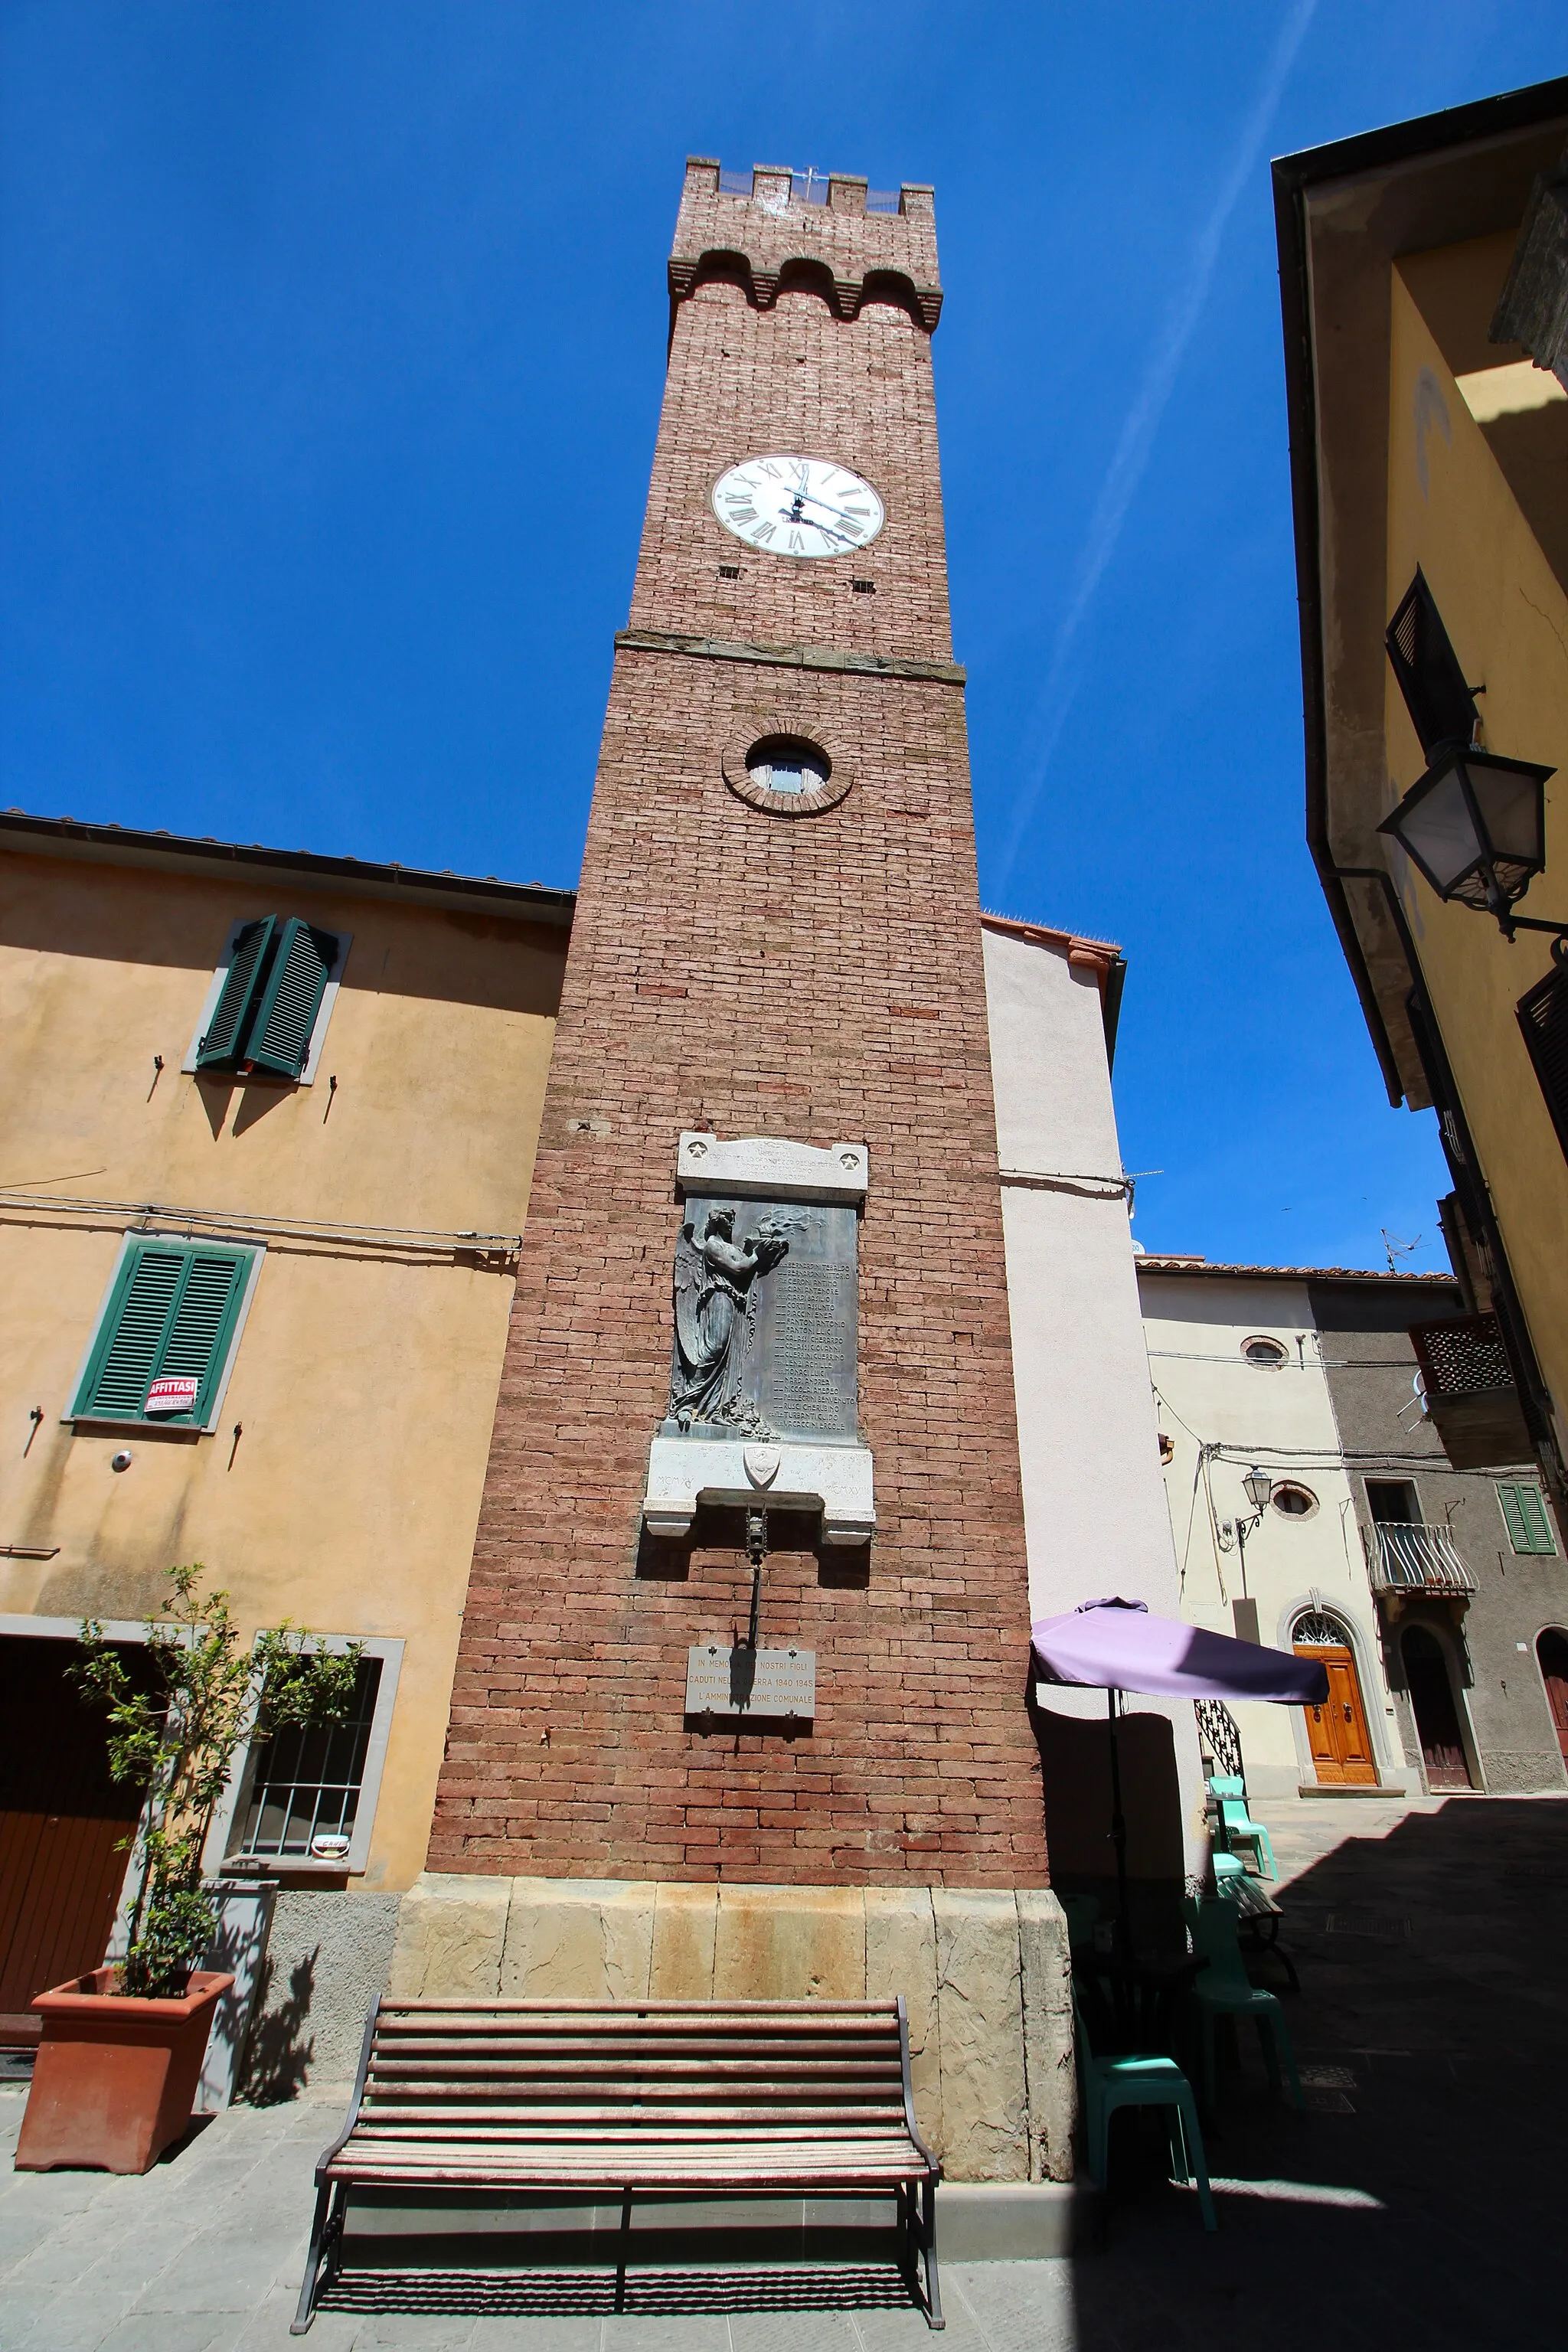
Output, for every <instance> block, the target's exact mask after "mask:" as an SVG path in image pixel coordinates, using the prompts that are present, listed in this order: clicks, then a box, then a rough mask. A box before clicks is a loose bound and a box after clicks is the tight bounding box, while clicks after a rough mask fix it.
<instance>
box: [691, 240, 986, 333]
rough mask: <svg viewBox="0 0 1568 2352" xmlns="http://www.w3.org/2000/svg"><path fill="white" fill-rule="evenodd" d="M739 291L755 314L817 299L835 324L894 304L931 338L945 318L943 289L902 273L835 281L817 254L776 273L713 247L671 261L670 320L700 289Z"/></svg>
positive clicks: (797, 257)
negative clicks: (784, 301) (784, 302)
mask: <svg viewBox="0 0 1568 2352" xmlns="http://www.w3.org/2000/svg"><path fill="white" fill-rule="evenodd" d="M712 285H723V286H739V287H740V288H741V289H742V292H743V293H744V295H745V297H746V299H747V301H748V302H750V303H751V305H752V309H753V310H772V309H773V305H774V303H775V302H776V301H777V300H778V298H779V296H780V294H793V293H810V294H816V295H819V296H820V297H821V299H822V300H823V301H825V302H826V304H827V307H828V309H829V310H831V311H832V312H833V314H834V316H835V318H838V319H855V318H858V316H859V314H860V312H861V310H863V309H864V307H865V305H866V304H867V303H868V302H890V303H895V304H896V305H897V306H898V308H899V309H900V310H906V311H907V312H908V313H909V315H910V318H911V319H912V320H914V322H915V324H916V325H917V326H918V327H921V328H922V329H923V330H924V331H925V332H926V333H927V334H928V335H929V334H932V333H934V332H935V330H936V322H937V320H938V319H939V318H940V317H941V315H942V289H941V287H940V286H917V285H916V284H915V282H914V280H913V279H912V278H910V277H909V276H908V275H907V274H906V273H905V272H904V271H903V270H901V269H868V271H867V272H866V274H865V276H864V277H863V278H836V277H835V276H834V274H833V272H832V270H831V269H830V268H828V266H827V264H826V262H825V261H823V260H821V259H820V258H819V257H817V256H816V255H815V254H805V253H802V254H792V255H791V256H790V257H789V258H788V259H787V260H784V261H781V262H780V263H779V264H778V265H777V267H776V268H766V269H763V268H757V267H756V266H755V264H754V263H753V262H752V259H751V257H750V256H749V255H747V254H744V253H742V252H739V251H737V250H735V249H734V248H732V247H717V246H710V247H706V248H705V249H704V251H702V252H701V253H700V254H696V255H692V256H684V255H680V254H675V255H672V256H671V257H670V263H669V320H670V331H671V333H672V334H673V332H674V330H675V314H676V311H677V310H678V309H679V306H680V304H681V303H682V302H684V301H685V300H686V299H687V298H688V297H689V295H691V294H694V293H695V292H696V291H697V289H698V288H699V287H700V286H712Z"/></svg>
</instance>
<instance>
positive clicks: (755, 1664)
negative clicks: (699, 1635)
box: [686, 1642, 816, 1722]
mask: <svg viewBox="0 0 1568 2352" xmlns="http://www.w3.org/2000/svg"><path fill="white" fill-rule="evenodd" d="M686 1712H687V1714H688V1715H728V1716H741V1715H754V1716H765V1717H767V1718H768V1720H769V1721H770V1722H781V1721H787V1720H788V1718H789V1717H792V1716H793V1717H795V1719H796V1720H797V1721H805V1722H809V1721H810V1720H811V1718H812V1717H813V1716H815V1714H816V1651H815V1650H750V1649H747V1648H746V1646H745V1644H744V1643H737V1644H736V1646H735V1648H734V1649H732V1650H731V1649H726V1648H725V1647H723V1646H722V1645H721V1643H717V1642H706V1643H695V1644H694V1645H693V1646H692V1647H691V1648H690V1649H689V1650H688V1652H687V1653H686Z"/></svg>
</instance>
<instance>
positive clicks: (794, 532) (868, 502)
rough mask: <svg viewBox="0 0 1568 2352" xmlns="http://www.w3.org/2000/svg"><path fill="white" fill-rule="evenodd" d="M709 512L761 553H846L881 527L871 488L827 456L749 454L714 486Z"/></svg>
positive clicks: (863, 543) (877, 501) (879, 505)
mask: <svg viewBox="0 0 1568 2352" xmlns="http://www.w3.org/2000/svg"><path fill="white" fill-rule="evenodd" d="M713 511H714V513H715V514H716V515H717V516H718V518H719V520H720V521H721V523H722V524H723V526H724V528H725V530H731V531H733V532H734V534H735V537H736V538H737V539H743V540H744V541H745V542H746V544H747V546H748V547H754V548H755V549H756V551H757V552H758V553H759V555H799V556H805V557H808V558H815V557H818V556H824V555H849V554H851V553H853V551H854V550H855V549H856V548H858V547H866V546H868V545H869V544H870V542H871V541H872V540H874V539H875V538H876V536H877V533H878V532H879V530H881V528H882V522H883V510H882V501H881V499H879V497H878V496H877V493H876V491H875V490H874V489H873V488H871V485H870V483H869V482H863V481H862V480H861V478H860V477H859V475H858V474H852V473H851V472H850V471H849V468H848V467H847V466H840V465H837V464H835V462H834V460H833V459H832V458H831V457H748V458H747V459H746V461H745V463H744V464H743V465H740V466H731V468H730V470H729V472H728V473H727V474H721V476H720V478H719V479H718V481H717V482H716V483H715V484H714V487H713Z"/></svg>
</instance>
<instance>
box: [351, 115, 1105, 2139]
mask: <svg viewBox="0 0 1568 2352" xmlns="http://www.w3.org/2000/svg"><path fill="white" fill-rule="evenodd" d="M728 180H729V175H726V178H725V182H721V175H720V172H719V168H718V166H717V164H715V163H710V162H706V161H703V160H700V159H694V160H693V161H691V162H690V163H688V165H687V171H686V184H685V190H684V194H683V196H682V201H681V205H680V212H679V222H678V226H677V230H676V240H675V251H674V255H673V257H672V258H671V261H670V264H669V285H670V297H671V332H670V345H669V359H668V380H667V384H666V390H665V397H664V409H663V415H662V418H661V421H660V425H659V432H658V447H657V450H656V452H655V456H654V463H653V477H652V483H651V486H650V489H649V494H648V502H647V518H646V521H645V525H644V530H643V540H642V550H641V554H640V558H639V561H638V564H637V580H636V585H635V588H634V591H633V596H632V608H631V615H630V626H629V627H627V628H626V629H625V630H623V631H622V632H621V633H620V634H619V635H618V636H617V638H616V658H615V669H614V675H613V677H612V681H611V686H610V694H609V708H608V711H607V715H606V718H605V731H604V740H603V748H602V752H601V757H600V762H599V770H598V776H597V781H596V783H595V793H594V802H593V810H592V814H591V817H590V820H589V825H588V836H587V845H586V850H585V854H584V866H583V877H582V885H581V890H580V896H579V899H578V907H577V914H576V919H575V925H574V932H573V939H572V946H571V952H570V958H569V961H568V964H567V968H566V976H565V985H564V991H563V998H562V1004H561V1016H560V1026H559V1030H558V1033H557V1036H556V1042H555V1047H554V1058H553V1062H552V1070H551V1076H550V1083H549V1091H548V1094H547V1097H546V1102H545V1108H544V1114H543V1123H542V1132H541V1137H540V1146H539V1154H538V1160H537V1164H536V1168H535V1172H534V1178H533V1187H532V1194H531V1202H530V1208H529V1219H528V1230H527V1235H526V1240H525V1244H524V1250H523V1258H522V1265H521V1273H520V1277H519V1282H518V1287H517V1295H516V1300H515V1304H514V1306H513V1309H512V1318H511V1328H510V1344H509V1347H508V1351H507V1357H506V1365H505V1370H504V1373H503V1376H502V1380H501V1386H500V1400H499V1403H498V1408H497V1412H496V1420H495V1429H494V1435H493V1438H492V1442H491V1448H490V1457H489V1472H488V1477H487V1483H486V1489H485V1498H484V1504H483V1508H482V1512H481V1516H480V1520H479V1532H478V1538H477V1542H476V1549H475V1554H474V1563H473V1570H472V1577H471V1580H470V1584H469V1589H468V1601H467V1606H466V1612H465V1616H464V1622H463V1629H462V1638H461V1644H460V1650H459V1655H458V1669H457V1677H456V1684H455V1688H454V1694H453V1703H452V1717H451V1728H450V1734H449V1738H448V1743H447V1762H446V1767H445V1770H444V1773H443V1777H442V1780H441V1786H440V1794H439V1799H438V1802H437V1814H436V1822H435V1828H434V1833H433V1836H432V1841H431V1847H430V1857H429V1859H430V1867H429V1870H428V1871H427V1872H426V1875H425V1877H424V1878H423V1879H422V1880H421V1882H420V1884H419V1885H418V1887H417V1888H416V1890H415V1892H414V1894H413V1895H410V1896H409V1897H408V1898H407V1900H406V1903H405V1911H404V1916H403V1919H402V1922H401V1927H400V1936H399V1945H398V1952H397V1958H396V1961H395V1978H394V1982H395V1989H396V1990H400V1991H402V1992H404V1993H405V1994H411V1993H417V1992H420V1991H423V1992H426V1993H445V1992H456V1991H458V1990H471V1991H474V1992H483V1991H485V1990H496V1991H499V1992H500V1993H502V1994H505V1995H510V1996H524V1995H527V1994H530V1993H535V1992H537V1993H540V1994H542V1995H552V1996H553V1995H561V1994H571V1993H575V1994H578V1995H580V1996H582V1997H585V1998H604V1997H606V1996H608V1997H616V1998H622V1997H626V1998H653V1999H658V1998H660V1997H666V1998H682V1999H689V1998H693V1997H698V1998H701V1997H707V1996H709V1995H710V1994H711V1995H713V1996H716V1997H719V1998H724V1999H733V1998H744V1997H756V1998H770V1997H781V1998H792V1999H793V1998H803V1997H810V1996H812V1995H822V1996H826V1997H833V1998H845V1997H862V1996H865V1995H867V1994H869V1995H871V1996H873V1997H879V1996H881V1995H884V1994H886V1993H888V1992H890V1991H894V1990H897V1991H901V1992H903V1993H904V1994H905V1995H906V1997H907V1999H908V2001H909V2007H910V2021H911V2041H912V2044H913V2049H914V2053H915V2074H916V2084H917V2095H918V2099H919V2103H920V2105H921V2116H922V2122H923V2124H924V2126H925V2128H926V2129H927V2131H928V2132H929V2133H930V2135H931V2137H932V2138H933V2140H934V2141H935V2143H936V2144H937V2145H938V2146H939V2147H941V2149H942V2153H943V2156H944V2161H945V2163H946V2167H947V2170H948V2173H949V2177H950V2178H957V2179H964V2178H968V2179H1012V2180H1026V2179H1045V2178H1047V2177H1049V2176H1051V2175H1057V2176H1060V2175H1061V2174H1063V2173H1064V2172H1065V2171H1067V2170H1069V2169H1070V2165H1071V2156H1070V2149H1069V2147H1068V2144H1067V2133H1068V2125H1069V2122H1070V2115H1069V2109H1070V2084H1071V2060H1070V2033H1069V2030H1068V2029H1069V2022H1070V2021H1069V2020H1068V2014H1067V2011H1066V2007H1065V2003H1066V1981H1065V1967H1066V1943H1065V1936H1064V1934H1063V1932H1062V1922H1061V1914H1060V1911H1059V1908H1058V1905H1057V1903H1056V1901H1055V1899H1054V1897H1052V1896H1051V1895H1049V1894H1048V1893H1047V1892H1046V1888H1047V1866H1046V1851H1045V1831H1044V1811H1043V1803H1042V1796H1041V1788H1040V1771H1039V1761H1038V1755H1037V1748H1036V1743H1035V1739H1034V1737H1033V1733H1032V1730H1031V1727H1030V1723H1029V1717H1028V1711H1027V1689H1028V1597H1027V1587H1026V1564H1025V1546H1024V1521H1023V1511H1022V1506H1021V1502H1020V1496H1019V1473H1018V1452H1017V1440H1016V1430H1015V1416H1014V1396H1013V1375H1012V1362H1011V1355H1010V1349H1009V1339H1008V1318H1007V1297H1006V1286H1005V1267H1004V1260H1003V1240H1002V1216H1001V1205H1000V1195H999V1187H998V1180H997V1163H996V1134H995V1120H994V1110H993V1104H992V1087H991V1065H990V1055H989V1046H988V1039H987V1029H986V1012H985V999H984V977H983V971H982V962H981V933H980V923H979V905H978V899H977V894H976V883H975V868H974V843H973V820H972V815H971V808H970V794H969V774H968V761H967V752H966V741H965V730H964V714H963V671H962V670H961V669H959V668H958V667H955V665H954V663H953V660H952V643H951V637H950V631H949V620H948V602H947V574H946V564H945V559H944V551H943V538H942V490H941V482H940V477H939V470H938V460H937V438H936V412H935V402H934V394H933V387H932V382H931V336H932V333H933V331H934V330H935V327H936V324H937V319H938V315H939V312H940V310H941V307H942V292H941V289H940V287H939V284H938V278H937V260H936V239H935V223H934V216H933V209H932V201H931V191H930V190H929V189H927V188H922V187H905V188H904V189H903V190H902V191H901V193H900V197H899V199H898V201H897V205H896V208H895V207H894V205H893V204H892V202H891V200H888V202H887V205H886V208H885V209H884V208H883V206H882V204H881V201H880V200H878V208H877V209H874V210H873V209H868V201H867V188H866V184H865V183H864V182H863V181H860V180H856V179H851V178H841V177H835V178H833V179H832V180H830V181H829V183H828V189H827V201H826V204H823V203H820V202H817V203H813V202H809V201H805V200H804V199H803V194H802V189H801V184H800V183H799V182H798V181H793V182H792V177H791V174H790V173H788V172H787V171H770V170H764V169H762V168H759V169H757V170H756V171H754V172H753V173H752V175H751V179H750V183H749V185H743V186H742V189H741V190H740V192H736V190H735V189H734V187H733V186H732V184H727V183H728Z"/></svg>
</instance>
